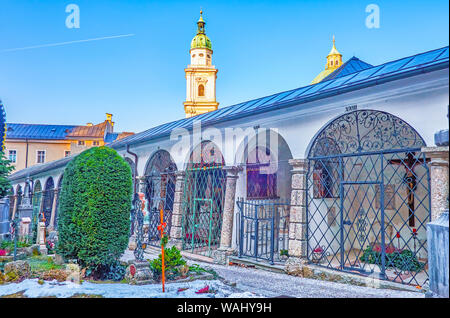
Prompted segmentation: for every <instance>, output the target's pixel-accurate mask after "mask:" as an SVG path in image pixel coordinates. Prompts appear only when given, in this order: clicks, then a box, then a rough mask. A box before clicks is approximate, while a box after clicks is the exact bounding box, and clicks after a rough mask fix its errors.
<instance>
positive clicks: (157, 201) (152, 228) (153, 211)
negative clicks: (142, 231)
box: [145, 171, 176, 246]
mask: <svg viewBox="0 0 450 318" xmlns="http://www.w3.org/2000/svg"><path fill="white" fill-rule="evenodd" d="M146 182H147V185H146V190H145V191H146V192H145V196H146V198H147V202H148V206H147V210H148V222H149V224H148V230H147V231H148V233H147V239H148V244H149V245H153V246H160V240H161V233H160V231H158V225H159V224H160V223H161V221H160V210H161V209H163V219H164V222H165V223H167V227H166V230H167V233H170V227H171V225H172V211H173V200H174V196H175V182H176V177H175V172H174V171H171V172H167V173H160V174H155V175H151V176H148V177H147V180H146Z"/></svg>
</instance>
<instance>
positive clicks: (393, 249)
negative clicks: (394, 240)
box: [386, 245, 395, 254]
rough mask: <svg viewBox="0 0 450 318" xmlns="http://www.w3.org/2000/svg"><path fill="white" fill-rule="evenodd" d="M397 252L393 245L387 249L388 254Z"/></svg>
mask: <svg viewBox="0 0 450 318" xmlns="http://www.w3.org/2000/svg"><path fill="white" fill-rule="evenodd" d="M394 252H395V247H394V246H392V245H389V246H387V247H386V254H392V253H394Z"/></svg>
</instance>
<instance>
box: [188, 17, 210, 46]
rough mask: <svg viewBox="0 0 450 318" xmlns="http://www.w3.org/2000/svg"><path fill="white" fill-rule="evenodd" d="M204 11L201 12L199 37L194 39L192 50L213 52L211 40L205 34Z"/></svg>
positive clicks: (198, 24) (198, 23)
mask: <svg viewBox="0 0 450 318" xmlns="http://www.w3.org/2000/svg"><path fill="white" fill-rule="evenodd" d="M202 13H203V12H202V11H200V19H199V20H198V22H197V26H198V29H197V35H196V36H195V37H194V38H193V39H192V42H191V49H210V50H212V44H211V40H210V39H209V38H208V37H207V36H206V34H205V24H206V22H205V21H203V17H202Z"/></svg>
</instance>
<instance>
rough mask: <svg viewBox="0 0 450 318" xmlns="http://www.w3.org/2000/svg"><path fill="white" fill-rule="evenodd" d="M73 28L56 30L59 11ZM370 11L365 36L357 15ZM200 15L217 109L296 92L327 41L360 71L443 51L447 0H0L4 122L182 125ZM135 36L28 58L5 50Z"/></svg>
mask: <svg viewBox="0 0 450 318" xmlns="http://www.w3.org/2000/svg"><path fill="white" fill-rule="evenodd" d="M71 3H74V4H77V5H78V6H79V8H80V11H81V12H80V18H81V19H80V28H79V29H68V28H67V27H66V25H65V20H66V17H67V16H68V13H66V12H65V8H66V6H67V5H68V4H71ZM371 3H375V4H377V5H378V6H379V8H380V28H379V29H368V28H367V27H366V25H365V19H366V17H367V15H368V13H366V12H365V8H366V6H367V5H368V4H371ZM200 7H202V8H203V10H204V19H205V20H206V22H207V25H206V33H207V35H208V36H209V37H210V39H211V41H212V45H213V50H214V55H213V63H214V65H216V67H217V68H218V69H219V73H218V79H217V100H218V102H220V106H219V107H225V106H230V105H233V104H236V103H239V102H242V101H245V100H249V99H253V98H257V97H261V96H265V95H269V94H272V93H276V92H279V91H284V90H288V89H291V88H295V87H300V86H304V85H307V84H308V83H309V82H310V81H311V80H312V79H313V78H314V77H315V76H316V75H317V74H318V73H319V72H320V71H321V70H323V68H324V65H325V57H326V55H327V54H328V52H329V51H330V49H331V39H332V35H333V34H334V35H335V36H336V46H337V48H338V50H339V51H340V52H341V53H342V54H343V59H344V60H347V59H349V58H351V57H352V56H353V55H355V56H357V57H358V58H360V59H362V60H364V61H366V62H368V63H371V64H374V65H376V64H380V63H383V62H386V61H388V60H392V59H397V58H401V57H404V56H408V55H413V54H416V53H419V52H423V51H427V50H431V49H435V48H438V47H442V46H446V45H448V37H449V34H448V25H449V16H448V9H449V8H448V1H446V0H440V1H437V0H434V1H433V0H431V1H416V0H410V1H393V0H388V1H378V0H369V1H363V0H358V1H350V0H347V1H325V0H324V1H320V0H319V1H317V0H316V1H299V0H297V1H234V0H227V1H219V0H214V1H206V0H204V1H170V0H164V1H163V0H159V1H148V0H146V1H144V0H126V1H125V0H114V1H112V0H69V1H62V0H28V1H25V0H0V99H2V101H3V103H4V105H5V108H6V113H7V121H8V122H22V123H52V124H85V123H87V122H94V123H98V122H101V121H103V120H104V118H105V115H104V113H106V112H110V113H113V114H114V117H113V119H114V120H115V122H116V130H117V131H134V132H139V131H142V130H145V129H148V128H150V127H152V126H155V125H158V124H161V123H165V122H168V121H172V120H176V119H179V118H182V117H184V109H183V101H184V99H185V93H186V92H185V89H186V86H185V85H186V84H185V77H184V68H185V67H186V65H187V64H188V63H189V47H190V41H191V39H192V38H193V37H194V35H195V33H196V24H195V23H196V21H197V20H198V17H199V9H200ZM124 34H134V36H130V37H123V38H114V39H108V40H103V41H94V42H83V43H75V44H71V45H64V46H56V47H43V48H35V49H28V50H19V51H8V49H13V48H22V47H28V46H36V45H42V44H51V43H58V42H67V41H77V40H85V39H90V38H99V37H107V36H116V35H124Z"/></svg>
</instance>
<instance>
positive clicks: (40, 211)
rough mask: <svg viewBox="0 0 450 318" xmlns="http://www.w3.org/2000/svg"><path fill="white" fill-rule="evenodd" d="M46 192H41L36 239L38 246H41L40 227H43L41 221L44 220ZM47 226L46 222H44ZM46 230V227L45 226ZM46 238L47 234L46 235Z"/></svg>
mask: <svg viewBox="0 0 450 318" xmlns="http://www.w3.org/2000/svg"><path fill="white" fill-rule="evenodd" d="M44 192H45V191H41V202H40V204H39V211H38V215H37V224H38V225H37V237H36V244H39V235H40V232H39V231H40V230H41V229H40V225H41V219H43V218H44ZM43 223H44V224H45V222H43ZM44 229H45V226H44ZM44 237H45V234H44Z"/></svg>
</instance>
